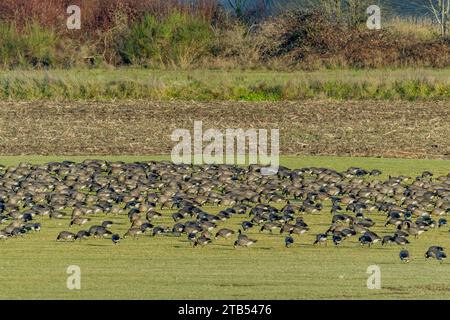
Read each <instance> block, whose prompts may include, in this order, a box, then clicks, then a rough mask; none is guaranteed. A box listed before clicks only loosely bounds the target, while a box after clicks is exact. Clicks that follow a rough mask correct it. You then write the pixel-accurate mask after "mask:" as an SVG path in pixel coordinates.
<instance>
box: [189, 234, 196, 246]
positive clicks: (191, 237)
mask: <svg viewBox="0 0 450 320" xmlns="http://www.w3.org/2000/svg"><path fill="white" fill-rule="evenodd" d="M187 237H188V240H189V241H191V242H192V244H194V243H195V241H196V240H197V235H196V234H195V233H189V234H188V235H187Z"/></svg>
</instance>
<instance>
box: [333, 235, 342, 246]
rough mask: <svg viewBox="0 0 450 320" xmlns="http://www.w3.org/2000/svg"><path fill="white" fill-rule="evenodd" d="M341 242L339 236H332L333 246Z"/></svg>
mask: <svg viewBox="0 0 450 320" xmlns="http://www.w3.org/2000/svg"><path fill="white" fill-rule="evenodd" d="M341 242H342V237H341V236H339V235H333V244H334V245H335V246H337V245H338V244H340V243H341Z"/></svg>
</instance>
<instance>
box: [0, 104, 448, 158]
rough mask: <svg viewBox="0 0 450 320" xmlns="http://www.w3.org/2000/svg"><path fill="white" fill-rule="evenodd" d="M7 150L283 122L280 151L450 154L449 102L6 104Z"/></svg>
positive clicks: (135, 149) (80, 149) (165, 143)
mask: <svg viewBox="0 0 450 320" xmlns="http://www.w3.org/2000/svg"><path fill="white" fill-rule="evenodd" d="M0 112H1V113H2V117H1V118H0V153H1V154H3V155H19V154H28V155H31V154H35V155H51V154H59V155H93V154H97V155H107V154H108V155H115V154H117V155H119V154H129V155H136V154H140V155H144V154H168V153H170V151H171V148H172V147H173V146H174V142H172V141H171V140H170V133H171V132H172V130H173V129H175V128H187V129H192V128H193V122H194V121H195V120H202V121H203V127H204V129H206V128H211V127H214V128H243V129H247V128H251V127H253V128H267V129H271V128H279V129H280V134H281V154H282V155H283V154H284V155H287V154H301V155H346V156H375V157H378V156H382V157H404V158H446V159H449V158H450V146H449V144H448V137H450V110H449V108H448V104H447V102H414V103H413V102H374V101H372V102H336V101H333V102H329V101H305V102H283V103H244V102H242V103H239V102H215V103H194V102H145V101H135V102H120V103H117V102H116V103H114V102H112V103H104V102H102V103H81V102H80V103H75V102H73V103H65V104H62V103H56V102H40V103H39V102H30V103H28V102H24V103H5V102H3V103H1V104H0Z"/></svg>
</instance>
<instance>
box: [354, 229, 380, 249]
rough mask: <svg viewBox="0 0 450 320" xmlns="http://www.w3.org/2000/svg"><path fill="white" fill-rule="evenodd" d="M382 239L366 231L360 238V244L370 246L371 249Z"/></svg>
mask: <svg viewBox="0 0 450 320" xmlns="http://www.w3.org/2000/svg"><path fill="white" fill-rule="evenodd" d="M380 240H381V238H380V237H379V236H378V235H377V234H376V233H375V232H372V231H366V232H365V233H364V234H363V235H362V236H361V237H360V238H359V242H360V243H361V245H364V244H368V245H369V247H370V246H371V245H372V244H374V243H377V242H378V241H380Z"/></svg>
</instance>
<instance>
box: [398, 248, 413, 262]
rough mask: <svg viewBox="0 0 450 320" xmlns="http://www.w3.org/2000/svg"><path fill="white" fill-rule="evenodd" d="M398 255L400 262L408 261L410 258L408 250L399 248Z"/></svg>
mask: <svg viewBox="0 0 450 320" xmlns="http://www.w3.org/2000/svg"><path fill="white" fill-rule="evenodd" d="M399 256H400V260H401V261H402V262H406V263H408V262H409V261H410V259H411V258H410V256H409V252H408V250H401V251H400V254H399Z"/></svg>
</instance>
